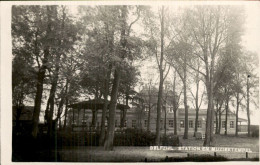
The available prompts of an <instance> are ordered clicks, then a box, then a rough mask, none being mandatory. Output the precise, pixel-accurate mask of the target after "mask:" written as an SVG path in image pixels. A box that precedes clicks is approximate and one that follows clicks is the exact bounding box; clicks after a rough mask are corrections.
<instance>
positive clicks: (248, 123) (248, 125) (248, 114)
mask: <svg viewBox="0 0 260 165" xmlns="http://www.w3.org/2000/svg"><path fill="white" fill-rule="evenodd" d="M250 77H251V76H250V75H247V82H246V87H247V136H248V137H249V136H250V112H249V78H250Z"/></svg>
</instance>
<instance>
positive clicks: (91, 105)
mask: <svg viewBox="0 0 260 165" xmlns="http://www.w3.org/2000/svg"><path fill="white" fill-rule="evenodd" d="M104 102H105V100H104V99H93V100H88V101H82V102H78V103H75V104H70V105H69V106H68V107H69V108H73V109H103V106H104ZM108 107H109V105H108ZM116 108H117V109H120V110H122V109H129V108H130V107H129V106H128V105H124V104H119V103H117V106H116Z"/></svg>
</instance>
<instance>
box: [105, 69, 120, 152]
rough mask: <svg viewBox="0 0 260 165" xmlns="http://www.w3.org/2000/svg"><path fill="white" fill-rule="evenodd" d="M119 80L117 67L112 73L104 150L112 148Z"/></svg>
mask: <svg viewBox="0 0 260 165" xmlns="http://www.w3.org/2000/svg"><path fill="white" fill-rule="evenodd" d="M119 81H120V72H119V70H118V68H116V69H115V74H114V80H113V86H112V92H111V101H110V105H109V121H108V135H107V138H106V141H105V144H104V148H105V150H113V143H114V132H115V113H116V105H117V94H118V87H119Z"/></svg>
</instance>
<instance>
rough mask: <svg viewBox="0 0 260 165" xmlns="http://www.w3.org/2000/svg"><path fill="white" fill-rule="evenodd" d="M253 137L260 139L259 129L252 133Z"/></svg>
mask: <svg viewBox="0 0 260 165" xmlns="http://www.w3.org/2000/svg"><path fill="white" fill-rule="evenodd" d="M252 137H256V138H259V129H255V130H253V131H252Z"/></svg>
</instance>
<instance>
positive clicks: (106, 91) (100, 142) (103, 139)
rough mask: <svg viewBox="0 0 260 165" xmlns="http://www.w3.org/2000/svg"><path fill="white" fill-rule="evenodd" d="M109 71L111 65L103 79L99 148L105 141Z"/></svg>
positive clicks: (110, 66)
mask: <svg viewBox="0 0 260 165" xmlns="http://www.w3.org/2000/svg"><path fill="white" fill-rule="evenodd" d="M111 70H112V64H109V67H108V71H107V75H106V79H105V84H104V89H105V90H104V106H103V109H102V120H101V133H100V139H99V146H103V145H104V141H105V134H106V126H105V122H106V115H107V106H108V100H107V97H108V93H109V81H110V75H111Z"/></svg>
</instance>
